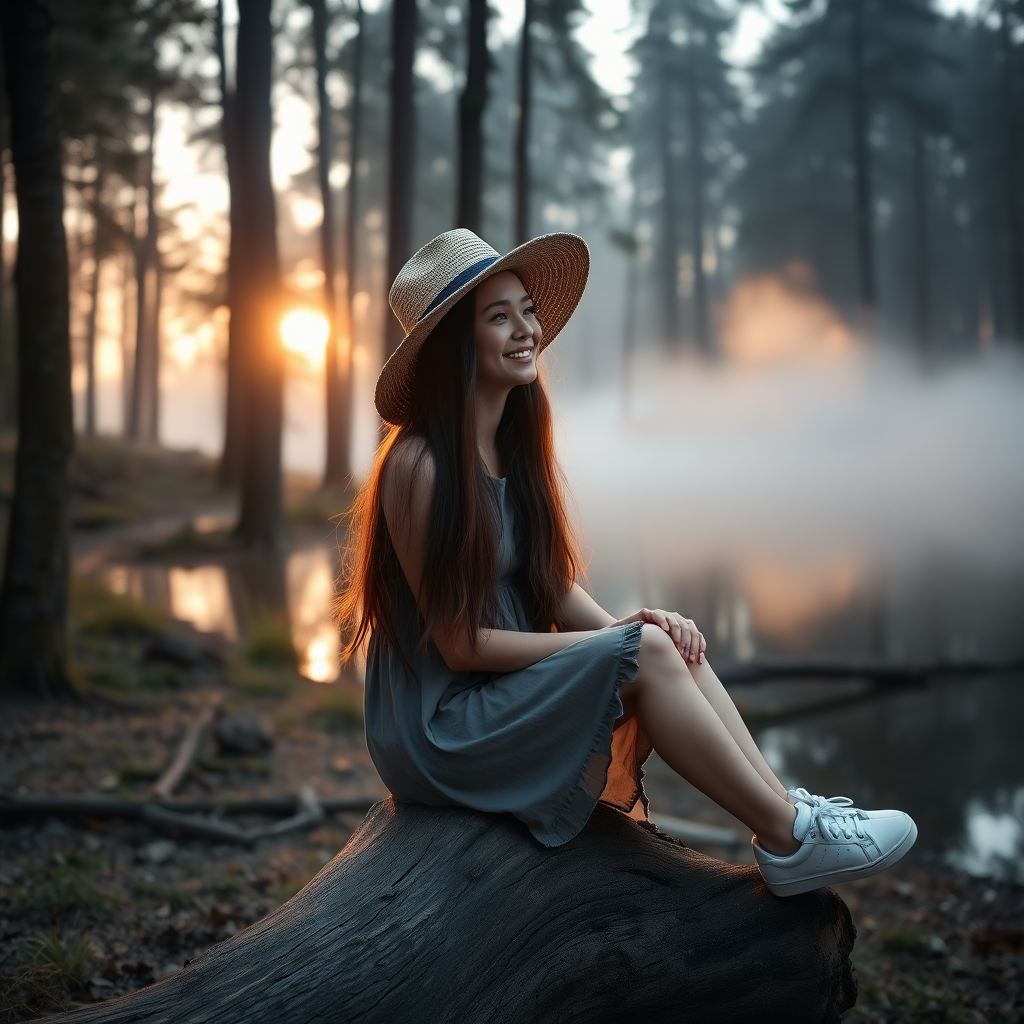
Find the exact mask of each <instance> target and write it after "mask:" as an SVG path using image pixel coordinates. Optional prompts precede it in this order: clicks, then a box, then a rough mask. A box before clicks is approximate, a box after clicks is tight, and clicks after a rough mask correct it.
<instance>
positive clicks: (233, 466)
mask: <svg viewBox="0 0 1024 1024" xmlns="http://www.w3.org/2000/svg"><path fill="white" fill-rule="evenodd" d="M214 30H215V36H216V42H217V59H218V62H219V65H220V67H219V68H218V71H217V80H218V84H219V86H220V106H221V142H222V144H223V146H224V165H225V167H226V169H227V178H228V204H229V208H228V228H229V232H230V238H229V240H228V266H227V306H228V309H229V310H230V311H231V318H230V320H229V321H228V350H227V361H226V366H225V396H224V399H225V400H224V445H223V448H222V449H221V457H220V467H219V476H220V480H221V483H222V484H237V483H238V481H239V480H240V479H241V475H242V445H243V437H244V434H245V422H244V420H243V415H242V410H243V409H244V407H245V379H244V374H243V370H244V353H243V352H242V345H243V344H244V341H243V339H242V337H241V334H240V331H239V330H238V321H237V318H236V316H235V309H236V307H237V305H238V300H237V297H236V292H237V289H236V287H235V279H236V277H237V276H238V274H237V271H236V270H235V264H236V263H237V262H238V261H239V260H240V259H241V257H240V255H239V253H240V250H241V232H242V226H241V224H240V221H241V219H242V218H241V207H240V205H239V202H238V185H237V181H236V178H237V173H236V166H237V161H236V160H235V156H234V137H233V131H232V123H233V120H234V100H235V96H234V93H233V92H232V91H231V89H230V87H229V86H228V68H227V49H226V45H225V40H224V0H218V2H217V8H216V12H215V15H214Z"/></svg>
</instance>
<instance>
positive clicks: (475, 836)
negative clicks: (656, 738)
mask: <svg viewBox="0 0 1024 1024" xmlns="http://www.w3.org/2000/svg"><path fill="white" fill-rule="evenodd" d="M854 934H855V931H854V927H853V924H852V921H851V919H850V913H849V911H848V910H847V908H846V905H845V904H844V903H843V902H842V900H840V899H839V897H838V896H836V895H835V893H833V892H832V891H831V890H829V889H821V890H818V891H817V892H814V893H808V894H805V895H803V896H796V897H791V898H789V899H779V898H777V897H774V896H772V895H770V893H769V892H768V890H767V888H766V887H765V886H764V884H763V883H762V882H761V880H760V876H759V875H758V873H757V871H756V869H754V868H749V867H735V866H732V865H728V864H724V863H722V862H721V861H717V860H714V859H713V858H710V857H705V856H703V855H702V854H699V853H695V852H693V851H692V850H689V849H687V848H686V847H684V846H683V845H682V844H680V843H679V842H677V841H676V840H674V839H671V838H669V837H668V836H665V835H662V834H661V833H658V832H657V831H656V830H655V829H654V828H653V827H652V826H648V825H644V824H641V823H639V822H637V821H634V820H633V819H632V818H629V817H627V816H626V815H623V814H620V813H619V812H618V811H614V810H611V809H610V808H607V807H604V806H603V805H599V806H598V808H597V809H596V810H595V812H594V814H593V816H592V817H591V820H590V822H589V823H588V824H587V826H586V828H584V830H583V832H582V833H580V835H579V836H577V837H576V838H575V839H574V840H573V841H572V842H570V843H568V844H566V845H565V846H561V847H557V848H555V849H545V848H544V847H542V846H540V845H539V844H538V843H537V842H536V841H535V840H534V839H533V838H532V837H531V836H530V835H529V833H528V832H527V831H526V829H525V827H524V826H522V825H521V824H520V823H519V822H517V821H515V819H513V818H511V817H509V816H496V815H484V814H478V813H476V812H474V811H468V810H463V809H461V808H433V807H424V806H418V805H408V804H406V805H403V804H396V803H394V802H393V801H392V800H390V799H389V800H386V801H384V802H383V803H380V804H377V805H375V806H374V807H373V808H372V809H371V811H370V813H369V814H368V815H367V817H366V819H365V820H364V822H363V824H362V826H361V827H360V828H359V829H358V831H357V832H356V834H355V835H354V836H353V837H352V838H351V839H350V840H349V842H348V845H347V846H346V847H345V848H344V849H343V850H342V851H341V853H339V854H338V855H337V856H336V857H335V858H334V859H333V860H332V861H331V862H330V863H329V864H328V865H327V866H326V867H325V868H324V869H323V870H322V871H321V872H320V873H319V874H318V875H317V876H316V877H315V878H314V879H313V880H312V881H311V882H310V883H309V884H308V885H307V886H306V888H305V889H303V890H302V892H300V893H299V894H298V895H297V896H295V897H293V898H292V899H291V900H290V901H289V902H288V903H286V904H285V905H284V906H282V907H281V908H280V909H278V910H277V911H275V912H274V913H273V914H271V915H270V916H269V917H267V918H265V919H264V920H262V921H260V922H258V923H257V924H255V925H253V926H252V927H250V928H248V929H246V930H245V931H243V932H240V933H239V934H237V935H235V936H233V937H232V938H230V939H228V940H227V941H225V942H223V943H221V944H220V945H218V946H215V947H214V948H212V949H210V950H208V951H207V952H206V953H203V954H202V955H201V956H199V957H197V958H196V959H195V960H193V961H192V962H191V963H190V964H189V965H188V966H187V967H186V968H185V969H184V970H183V971H181V972H179V973H178V974H177V975H175V976H173V977H172V978H170V979H168V980H166V981H164V982H161V983H160V984H158V985H154V986H152V987H150V988H147V989H142V990H141V991H138V992H134V993H132V994H130V995H127V996H123V997H121V998H120V999H115V1000H111V1001H110V1002H107V1003H103V1004H99V1005H97V1006H95V1007H91V1008H89V1009H87V1010H84V1011H82V1012H80V1013H78V1014H75V1015H72V1016H71V1017H70V1019H71V1020H73V1021H75V1022H79V1024H87V1022H88V1024H93V1022H96V1024H99V1022H104V1024H128V1022H133V1024H142V1022H154V1024H155V1022H157V1021H160V1022H161V1024H174V1022H178V1021H181V1022H184V1021H189V1022H191V1024H198V1022H201V1021H216V1022H217V1024H234V1022H236V1021H237V1022H246V1024H262V1022H267V1024H305V1022H307V1021H309V1022H312V1021H318V1020H325V1019H326V1020H337V1021H345V1022H346V1024H371V1022H373V1024H377V1022H380V1024H384V1022H387V1024H392V1022H394V1021H430V1022H432V1024H441V1022H446V1021H451V1022H459V1024H476V1022H483V1021H501V1022H504V1024H519V1022H522V1024H547V1022H550V1024H575V1022H579V1024H612V1022H626V1021H655V1020H657V1021H665V1022H671V1021H692V1022H696V1021H707V1022H714V1024H729V1022H733V1021H735V1022H743V1024H748V1022H750V1021H758V1022H759V1024H770V1022H775V1021H778V1022H786V1024H801V1022H808V1024H809V1022H815V1024H818V1022H830V1024H831V1022H838V1021H839V1018H840V1014H841V1013H842V1012H843V1011H844V1010H845V1009H847V1008H848V1007H849V1006H851V1005H852V1004H853V1002H854V1001H855V999H856V982H855V981H854V978H853V974H852V969H851V966H850V960H849V955H850V950H851V948H852V946H853V940H854Z"/></svg>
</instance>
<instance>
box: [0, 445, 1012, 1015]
mask: <svg viewBox="0 0 1024 1024" xmlns="http://www.w3.org/2000/svg"><path fill="white" fill-rule="evenodd" d="M2 447H3V446H2V444H0V448H2ZM78 460H79V461H78V463H77V464H76V465H77V467H78V468H77V469H76V472H77V473H78V474H79V480H78V483H77V484H76V495H77V496H76V509H77V511H76V521H77V526H76V536H75V541H76V551H77V552H78V553H79V556H80V558H81V557H86V556H87V555H88V554H89V553H90V552H99V551H100V549H101V548H102V547H103V546H104V545H107V546H109V545H110V544H111V543H114V544H116V543H119V541H118V538H121V540H124V539H125V538H133V539H132V540H131V543H132V544H137V542H138V539H139V537H140V536H141V534H139V533H137V532H136V533H132V532H131V531H133V530H137V529H139V528H144V527H146V525H147V523H149V524H152V523H153V522H154V521H155V520H157V519H160V520H161V521H162V522H164V523H165V525H166V524H167V523H169V522H170V523H171V525H170V526H168V527H167V529H166V530H165V531H164V532H165V533H167V530H169V531H170V535H169V537H165V538H164V540H162V541H161V542H160V543H161V544H162V545H164V546H165V548H166V549H167V550H173V551H175V552H177V553H178V554H181V553H183V552H184V553H187V552H188V550H190V549H191V548H195V547H197V546H198V547H201V548H203V549H204V550H205V551H207V552H209V551H213V550H215V549H218V547H219V549H221V550H224V549H226V546H228V542H227V541H226V539H225V536H224V534H223V533H220V534H217V533H216V532H214V533H212V534H210V535H204V536H197V535H196V533H195V531H194V530H192V529H191V526H190V525H186V526H185V527H184V528H180V527H175V526H174V525H173V522H172V520H174V517H175V516H177V517H178V518H179V519H180V520H181V521H182V522H184V523H186V524H188V523H189V522H190V521H189V516H190V515H191V514H192V513H195V512H199V511H202V512H205V513H208V512H210V510H211V509H212V510H216V509H217V508H218V507H225V506H228V505H229V503H230V497H231V496H230V494H228V493H227V492H224V491H221V490H220V489H218V487H217V486H216V483H215V479H214V474H213V466H212V463H211V462H210V460H206V459H203V458H202V457H200V456H191V455H187V456H180V457H179V455H177V454H174V453H170V454H168V453H161V452H159V451H151V452H143V453H142V455H141V456H140V455H139V454H138V452H137V451H134V450H129V449H126V450H124V451H120V450H119V449H118V446H117V445H115V444H111V445H106V446H105V445H103V444H99V445H97V446H96V447H95V450H93V449H86V450H85V451H84V452H80V454H79V456H78ZM90 460H91V461H90ZM3 463H4V455H3V451H0V490H2V487H3V483H4V481H3V479H2V477H3V476H4V469H5V467H4V465H3ZM83 467H84V468H83ZM90 494H91V495H92V497H90ZM338 500H339V499H338V496H337V495H328V496H326V497H325V496H318V495H317V494H316V493H315V492H314V491H313V490H312V488H311V486H310V485H309V482H308V481H301V480H299V481H292V482H291V487H290V501H291V520H292V522H293V524H299V526H298V527H297V528H299V529H301V524H302V523H304V522H305V523H315V524H316V527H317V528H318V529H320V528H322V527H323V526H324V525H325V524H326V523H327V520H328V516H329V514H330V513H331V512H333V511H335V510H336V509H337V507H338ZM90 503H92V504H90ZM96 503H100V506H101V507H100V508H97V506H96ZM90 509H91V518H90V514H88V513H89V510H90ZM100 513H102V514H100ZM147 543H148V541H147ZM70 637H71V649H72V658H73V664H74V667H75V673H76V679H77V681H78V684H79V686H80V688H81V691H82V693H83V701H82V703H81V704H79V705H76V706H69V707H63V708H57V709H38V708H37V709H32V708H21V709H14V710H7V709H5V712H4V715H3V718H2V720H0V795H17V794H47V793H51V794H58V793H59V794H65V795H66V794H78V795H82V796H85V795H95V794H101V795H106V796H109V797H116V796H122V797H134V798H142V797H144V796H145V795H146V794H147V793H149V792H150V791H151V789H152V786H153V784H154V781H155V780H156V779H157V778H158V777H159V776H160V774H161V773H162V772H163V770H164V769H165V768H166V767H167V765H168V764H169V763H170V762H171V760H172V758H173V757H174V754H175V751H176V749H177V748H178V746H179V743H180V742H181V739H182V737H183V735H184V734H185V732H186V730H187V729H188V727H189V725H190V723H192V722H193V721H195V719H196V716H197V715H198V714H199V713H200V709H201V708H202V707H203V706H204V705H205V704H206V703H207V702H209V701H210V700H211V699H212V698H214V697H216V698H218V699H219V700H220V701H221V704H220V708H219V712H218V713H219V715H220V716H221V717H222V718H226V719H228V720H236V721H238V720H247V721H249V722H250V723H257V724H258V725H259V731H261V732H262V734H263V736H264V737H265V741H266V742H265V747H266V748H265V749H263V750H259V751H256V752H249V753H238V752H234V753H232V752H231V751H230V750H229V749H226V748H225V747H224V745H223V744H221V743H218V741H217V740H216V738H215V735H214V730H212V729H207V730H205V732H204V734H203V738H202V739H201V741H200V744H199V747H198V750H197V752H196V756H195V759H194V761H193V763H192V766H191V768H190V770H189V772H188V774H187V775H186V776H185V778H184V780H183V782H182V783H181V785H180V786H179V787H178V789H177V790H176V792H175V798H181V799H190V798H194V799H216V800H226V799H235V798H243V797H256V796H259V797H267V796H278V797H290V798H293V797H294V796H295V794H296V792H297V791H298V789H299V787H300V786H301V785H312V786H313V787H314V788H315V790H316V793H317V795H318V796H319V797H320V798H321V799H323V798H330V797H337V798H343V799H345V798H347V799H365V800H366V801H372V800H377V799H380V798H382V797H383V796H385V795H386V789H385V787H384V786H383V784H382V783H381V781H380V779H379V778H378V776H377V775H376V772H375V771H374V769H373V766H372V764H371V763H370V760H369V757H368V755H367V752H366V748H365V744H364V742H363V737H362V706H361V692H360V689H359V686H358V684H357V683H356V682H355V681H354V680H352V679H350V678H345V677H343V678H342V679H341V680H340V681H339V682H337V683H335V684H332V685H329V686H325V685H322V684H316V683H311V682H309V681H307V680H305V679H302V678H301V677H300V676H299V675H298V673H297V672H296V670H295V656H294V649H293V648H292V647H291V642H290V636H289V634H288V632H287V629H286V628H284V626H283V625H282V624H281V623H274V622H267V621H263V622H260V623H258V624H257V628H256V632H255V634H254V635H247V636H243V637H242V638H241V640H240V641H239V643H237V644H228V643H226V642H225V641H224V640H223V639H219V638H216V637H212V636H209V635H207V634H201V633H197V632H196V631H195V630H193V629H192V628H191V627H189V626H188V625H187V624H185V623H182V622H179V621H177V620H173V619H170V618H169V617H168V616H167V615H166V614H164V613H161V612H159V611H158V610H156V609H154V608H153V607H151V606H148V605H144V604H142V603H140V602H138V601H136V600H134V599H133V598H131V597H129V596H126V595H115V594H112V593H110V592H109V591H107V590H106V589H104V588H103V586H101V585H100V583H99V582H97V580H96V579H95V578H91V577H89V576H81V575H79V576H76V578H75V580H74V585H73V587H72V607H71V633H70ZM651 782H652V787H653V788H654V790H655V792H656V791H657V786H658V785H660V784H661V783H657V784H656V782H657V780H656V778H655V773H652V779H651ZM684 802H685V801H684ZM680 806H681V807H682V805H680ZM682 809H684V810H685V808H682ZM674 813H678V811H676V812H674ZM361 817H362V815H361V814H360V813H355V812H343V813H340V814H337V815H328V816H326V817H325V818H324V820H323V821H321V822H320V823H319V824H317V825H315V826H314V827H312V828H310V829H308V830H307V831H299V832H294V833H290V834H288V835H285V836H281V837H279V838H274V839H260V840H257V841H256V842H254V843H252V844H251V845H242V844H231V843H226V842H221V841H217V840H214V841H208V840H203V839H190V838H187V837H183V836H181V835H175V834H172V833H168V832H166V831H161V830H158V829H157V828H156V827H154V826H153V825H150V824H147V823H144V822H141V821H127V820H119V819H110V818H100V817H88V816H78V817H73V818H56V817H51V818H34V819H25V820H21V821H18V820H14V819H10V820H5V821H3V822H0V1024H3V1022H8V1021H11V1022H13V1021H19V1020H24V1019H29V1018H32V1017H35V1016H39V1015H40V1014H43V1013H48V1012H52V1011H54V1010H57V1009H60V1008H66V1007H70V1006H73V1005H77V1004H83V1003H89V1002H96V1001H100V1000H106V999H110V998H113V997H115V996H118V995H120V994H122V993H125V992H128V991H131V990H132V989H136V988H140V987H143V986H146V985H149V984H152V983H154V982H156V981H158V980H160V979H162V978H164V977H167V976H169V975H171V974H173V973H175V972H177V971H179V970H181V968H182V966H183V965H184V963H185V961H187V960H189V959H191V958H192V957H195V956H196V955H198V953H200V952H201V951H203V950H204V949H206V948H208V947H209V946H211V945H213V944H214V943H217V942H219V941H221V940H223V939H225V938H227V937H228V936H230V935H233V934H234V933H235V932H237V931H238V930H239V929H242V928H245V927H246V926H248V925H250V924H252V923H253V922H255V921H257V920H259V919H260V918H262V917H263V916H265V915H266V914H268V913H269V912H270V911H272V910H273V909H274V908H276V907H277V906H279V905H280V904H281V903H282V902H284V901H286V900H287V899H288V898H290V897H291V896H292V895H293V894H294V893H295V892H297V891H298V890H299V889H300V888H301V887H302V886H303V885H304V884H305V883H306V882H307V881H308V880H309V879H310V878H311V877H312V876H313V875H314V874H316V872H317V871H319V870H320V868H321V867H322V866H323V865H324V864H325V863H326V862H327V861H328V860H329V859H330V858H331V857H333V856H334V854H336V853H337V852H338V851H339V850H340V849H341V848H342V847H343V846H344V844H345V843H346V842H347V840H348V838H349V836H350V835H351V833H352V831H353V830H354V829H355V827H356V826H357V825H358V822H359V820H360V819H361ZM267 820H268V819H267V818H256V817H253V818H239V817H232V818H231V821H232V822H234V823H236V824H241V825H246V824H258V823H266V822H267ZM716 823H720V822H716ZM709 852H715V851H709ZM738 858H739V859H744V851H741V852H740V854H739V855H738ZM839 891H840V893H841V895H842V896H843V898H844V899H845V900H846V901H847V903H848V905H849V906H850V909H851V911H852V912H853V917H854V921H855V923H856V925H857V928H858V939H857V945H856V948H855V950H854V954H853V959H854V963H855V965H856V968H857V972H858V977H859V981H860V999H859V1002H858V1005H857V1007H856V1008H854V1009H853V1010H852V1011H850V1013H849V1014H847V1016H846V1018H845V1019H846V1020H847V1021H849V1022H857V1024H867V1022H891V1024H904V1022H918V1021H920V1022H925V1021H928V1022H932V1021H950V1022H982V1021H999V1022H1002V1021H1006V1022H1010V1021H1021V1020H1024V887H1022V886H1020V885H1015V884H1011V883H1008V882H997V881H993V880H991V879H977V878H971V877H969V876H966V875H963V874H959V873H956V872H954V871H953V870H952V869H951V868H949V867H947V866H945V865H944V864H943V863H942V862H941V860H940V859H938V858H934V857H933V858H931V859H929V858H928V857H927V856H924V855H922V856H915V855H914V854H912V855H911V857H908V858H907V860H906V861H905V862H903V863H901V864H899V865H897V866H896V867H895V868H894V869H892V870H890V871H888V872H886V873H884V874H883V875H880V876H876V877H875V878H871V879H866V880H864V881H862V882H859V883H853V884H850V885H846V886H842V887H840V890H839Z"/></svg>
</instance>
